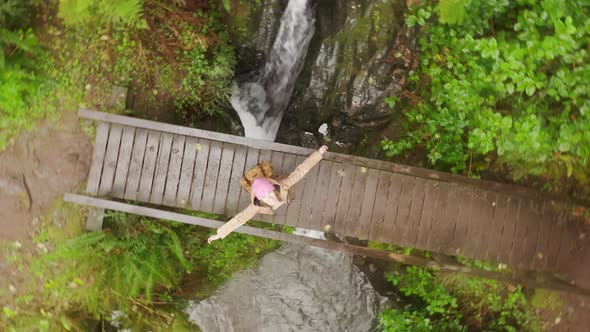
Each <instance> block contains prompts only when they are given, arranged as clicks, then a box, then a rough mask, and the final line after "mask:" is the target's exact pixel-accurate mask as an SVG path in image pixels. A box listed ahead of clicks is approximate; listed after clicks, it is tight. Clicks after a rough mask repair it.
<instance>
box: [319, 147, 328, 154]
mask: <svg viewBox="0 0 590 332" xmlns="http://www.w3.org/2000/svg"><path fill="white" fill-rule="evenodd" d="M318 151H320V154H321V155H322V156H323V155H324V153H326V151H328V146H327V145H322V147H321V148H320V149H319V150H318Z"/></svg>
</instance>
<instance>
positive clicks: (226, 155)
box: [213, 144, 236, 214]
mask: <svg viewBox="0 0 590 332" xmlns="http://www.w3.org/2000/svg"><path fill="white" fill-rule="evenodd" d="M235 148H236V146H235V145H233V144H223V152H222V153H221V164H220V165H219V176H218V178H217V188H216V189H215V200H214V201H213V213H217V214H223V213H224V212H225V203H226V201H227V194H228V190H229V179H230V177H231V170H232V163H233V161H234V153H235Z"/></svg>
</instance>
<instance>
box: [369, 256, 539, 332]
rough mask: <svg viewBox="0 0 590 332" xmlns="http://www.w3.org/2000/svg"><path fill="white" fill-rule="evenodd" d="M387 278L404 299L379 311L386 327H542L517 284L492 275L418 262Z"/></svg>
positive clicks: (456, 328) (508, 329)
mask: <svg viewBox="0 0 590 332" xmlns="http://www.w3.org/2000/svg"><path fill="white" fill-rule="evenodd" d="M388 280H389V281H390V282H391V283H392V284H393V285H394V286H396V287H397V288H398V289H399V291H400V292H401V295H402V298H403V300H404V303H406V304H405V306H404V307H403V308H402V309H388V310H384V311H383V312H382V313H381V315H380V317H379V320H380V324H381V327H382V328H383V330H384V331H538V330H540V326H541V325H540V322H539V320H538V318H537V317H536V316H535V315H534V314H533V313H532V312H531V310H530V307H529V305H528V302H527V299H526V297H525V295H524V293H523V291H522V289H521V288H520V287H514V288H512V289H511V290H507V288H506V287H505V285H502V284H500V283H498V282H496V281H491V280H483V279H479V278H469V277H465V276H464V275H461V274H449V275H442V274H439V273H437V272H431V271H429V270H428V269H425V268H418V267H409V268H407V269H405V270H404V272H403V273H395V274H390V275H388Z"/></svg>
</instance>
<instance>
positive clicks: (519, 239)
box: [509, 197, 526, 266]
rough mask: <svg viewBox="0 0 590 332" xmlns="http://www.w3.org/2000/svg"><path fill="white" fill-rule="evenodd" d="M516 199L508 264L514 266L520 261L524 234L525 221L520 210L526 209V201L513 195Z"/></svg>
mask: <svg viewBox="0 0 590 332" xmlns="http://www.w3.org/2000/svg"><path fill="white" fill-rule="evenodd" d="M515 200H517V201H518V211H517V215H516V225H515V227H516V228H515V229H514V236H513V238H512V246H511V250H510V263H509V264H510V265H511V266H516V265H517V263H518V262H522V252H523V250H522V249H523V248H522V247H523V245H524V237H525V234H526V223H525V222H524V221H523V220H522V218H521V211H522V210H523V209H526V202H523V200H522V199H520V198H518V197H515Z"/></svg>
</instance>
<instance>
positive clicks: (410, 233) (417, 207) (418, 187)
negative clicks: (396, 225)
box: [403, 178, 431, 247]
mask: <svg viewBox="0 0 590 332" xmlns="http://www.w3.org/2000/svg"><path fill="white" fill-rule="evenodd" d="M427 182H431V181H430V180H426V179H423V178H416V182H415V184H414V189H413V190H412V204H411V206H410V214H409V216H408V226H407V228H406V231H405V234H404V239H405V241H404V242H403V244H404V245H405V246H408V247H415V246H416V241H417V240H418V231H419V230H420V219H421V216H422V209H423V207H424V197H425V189H426V183H427Z"/></svg>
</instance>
